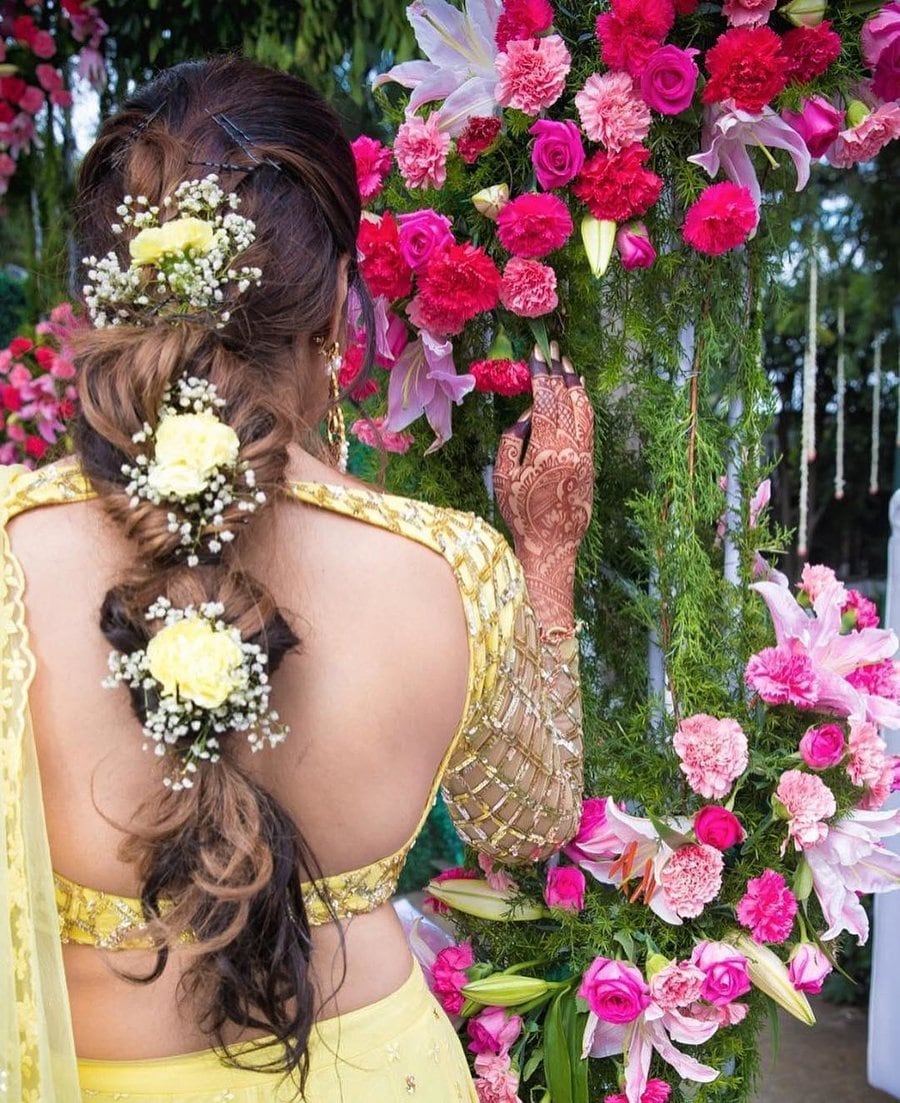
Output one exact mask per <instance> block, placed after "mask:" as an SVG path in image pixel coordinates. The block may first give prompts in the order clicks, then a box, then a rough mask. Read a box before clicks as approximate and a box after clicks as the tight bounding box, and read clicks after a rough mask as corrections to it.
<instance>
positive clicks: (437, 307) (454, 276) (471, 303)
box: [409, 244, 500, 334]
mask: <svg viewBox="0 0 900 1103" xmlns="http://www.w3.org/2000/svg"><path fill="white" fill-rule="evenodd" d="M499 300H500V273H499V272H498V271H497V268H496V265H495V264H494V262H493V261H492V260H491V258H490V257H489V256H488V255H487V253H485V251H484V249H482V248H480V247H479V246H477V245H456V244H454V245H448V246H447V248H446V249H445V250H444V251H443V252H440V253H436V254H435V255H434V256H433V257H432V258H431V260H430V261H429V262H428V266H427V267H426V269H425V271H424V273H421V274H420V275H419V294H418V295H417V296H416V297H415V299H413V301H412V303H411V304H410V311H409V314H410V318H411V319H412V321H413V324H414V325H416V326H419V327H420V328H423V327H424V328H425V329H428V330H430V331H431V332H432V333H436V334H449V333H459V331H460V330H461V329H462V328H463V326H464V325H465V324H466V322H469V321H471V320H472V318H474V317H475V315H476V314H480V313H481V312H482V311H484V310H493V309H494V307H495V306H496V305H497V303H498V302H499Z"/></svg>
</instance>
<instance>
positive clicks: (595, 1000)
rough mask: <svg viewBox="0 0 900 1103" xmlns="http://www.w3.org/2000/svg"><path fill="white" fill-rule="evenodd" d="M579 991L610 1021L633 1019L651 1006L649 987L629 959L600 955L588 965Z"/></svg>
mask: <svg viewBox="0 0 900 1103" xmlns="http://www.w3.org/2000/svg"><path fill="white" fill-rule="evenodd" d="M578 995H579V996H581V998H582V999H583V1000H587V1002H588V1004H589V1006H590V1009H591V1011H593V1012H594V1014H595V1015H596V1016H597V1017H598V1018H599V1019H603V1020H604V1022H607V1023H630V1022H633V1021H634V1020H635V1019H636V1018H637V1017H638V1016H639V1015H641V1014H642V1013H643V1012H644V1011H645V1010H646V1009H647V1008H648V1007H649V1006H650V989H649V988H648V987H647V985H646V983H645V982H644V978H643V977H642V976H641V974H640V972H639V971H638V970H637V969H636V968H635V967H634V966H633V965H630V964H629V963H628V962H627V961H613V960H612V959H610V958H608V957H597V958H594V960H593V961H592V962H591V964H590V965H589V966H588V970H587V972H586V973H585V974H584V977H583V978H582V981H581V987H580V988H579V989H578Z"/></svg>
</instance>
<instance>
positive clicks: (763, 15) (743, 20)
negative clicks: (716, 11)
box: [722, 0, 776, 27]
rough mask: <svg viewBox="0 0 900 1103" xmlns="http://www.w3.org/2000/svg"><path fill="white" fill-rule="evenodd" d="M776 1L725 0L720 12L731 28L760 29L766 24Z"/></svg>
mask: <svg viewBox="0 0 900 1103" xmlns="http://www.w3.org/2000/svg"><path fill="white" fill-rule="evenodd" d="M775 4H776V0H725V5H724V7H723V8H722V12H723V14H724V16H725V18H726V19H727V20H728V22H729V23H730V24H731V26H732V27H760V26H762V24H763V23H768V21H769V12H771V11H772V10H773V9H774V7H775Z"/></svg>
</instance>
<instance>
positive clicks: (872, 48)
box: [860, 0, 900, 69]
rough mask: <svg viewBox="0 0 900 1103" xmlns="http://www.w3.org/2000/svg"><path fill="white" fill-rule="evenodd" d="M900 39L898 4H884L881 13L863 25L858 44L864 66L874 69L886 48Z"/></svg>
mask: <svg viewBox="0 0 900 1103" xmlns="http://www.w3.org/2000/svg"><path fill="white" fill-rule="evenodd" d="M898 38H900V2H897V0H894V3H892V4H885V6H884V7H883V8H882V9H881V11H880V12H879V13H878V14H877V15H876V16H873V17H872V18H871V19H867V20H866V22H865V23H863V28H862V33H861V34H860V44H861V46H862V54H863V57H864V58H865V61H866V65H868V66H869V68H870V69H874V68H875V66H876V65H877V64H878V59H879V58H880V57H881V54H882V52H883V51H884V50H886V49H887V48H888V46H890V45H892V44H893V43H894V42H896V41H897V39H898Z"/></svg>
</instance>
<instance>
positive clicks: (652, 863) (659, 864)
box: [579, 797, 691, 926]
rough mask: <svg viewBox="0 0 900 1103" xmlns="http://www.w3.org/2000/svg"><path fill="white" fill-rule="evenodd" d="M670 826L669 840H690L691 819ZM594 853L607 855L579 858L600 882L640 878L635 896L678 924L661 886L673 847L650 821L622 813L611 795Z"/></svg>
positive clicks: (663, 917) (606, 882)
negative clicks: (585, 859)
mask: <svg viewBox="0 0 900 1103" xmlns="http://www.w3.org/2000/svg"><path fill="white" fill-rule="evenodd" d="M666 826H667V827H670V828H671V832H672V835H671V836H670V839H671V841H672V842H674V843H675V844H676V845H679V844H680V842H681V841H683V842H689V841H690V840H689V836H688V833H689V832H690V830H691V822H690V820H687V819H683V820H676V821H673V822H672V823H671V824H668V823H667V825H666ZM591 849H592V850H593V851H594V853H601V854H608V855H609V857H608V858H603V859H602V860H599V861H584V860H582V861H579V865H580V866H581V867H582V869H585V870H587V872H588V873H590V874H592V875H593V876H594V877H596V879H597V880H598V881H599V882H600V883H601V884H603V885H624V884H626V883H627V882H628V881H630V880H632V879H633V878H640V884H639V885H638V887H637V888H636V890H635V893H634V896H635V898H636V897H638V896H643V898H644V903H645V904H646V905H647V906H648V907H649V908H650V909H651V910H652V911H653V912H655V913H656V915H658V916H659V917H660V919H662V920H663V921H664V922H666V923H672V924H673V925H675V926H680V925H681V923H682V920H681V917H680V916H679V915H678V914H677V913H676V912H675V911H674V909H673V908H672V907H671V906H670V904H669V903H668V901H667V900H666V897H665V894H664V893H663V892H662V889H661V888H660V876H661V874H662V871H663V869H664V868H665V865H666V863H667V862H668V861H669V859H670V858H671V857H672V855H673V854H674V853H675V847H674V846H670V845H669V842H668V841H666V840H664V839H662V838H661V837H660V835H659V832H658V830H657V829H656V827H654V825H653V823H652V822H651V821H650V820H649V819H646V818H644V817H643V816H630V815H629V814H628V813H627V812H623V811H622V810H621V809H620V808H619V807H618V806H617V805H616V802H615V801H614V800H613V799H612V797H609V798H607V801H606V820H605V823H604V824H603V826H602V828H600V830H599V831H598V832H597V833H596V835H595V836H594V837H593V838H592V839H591Z"/></svg>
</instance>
